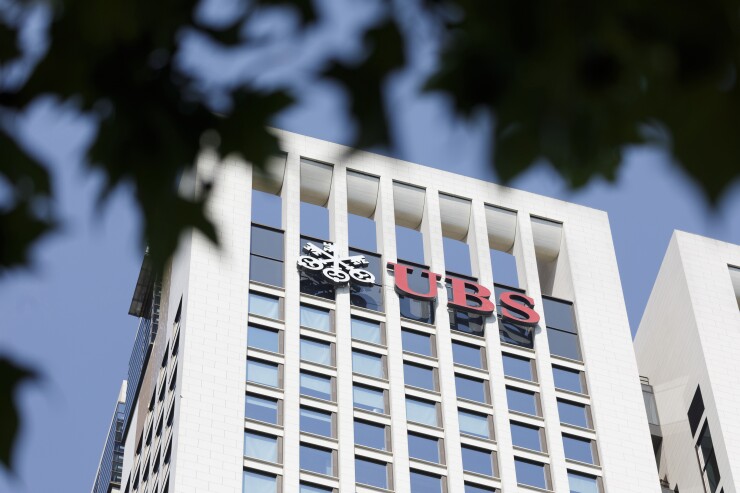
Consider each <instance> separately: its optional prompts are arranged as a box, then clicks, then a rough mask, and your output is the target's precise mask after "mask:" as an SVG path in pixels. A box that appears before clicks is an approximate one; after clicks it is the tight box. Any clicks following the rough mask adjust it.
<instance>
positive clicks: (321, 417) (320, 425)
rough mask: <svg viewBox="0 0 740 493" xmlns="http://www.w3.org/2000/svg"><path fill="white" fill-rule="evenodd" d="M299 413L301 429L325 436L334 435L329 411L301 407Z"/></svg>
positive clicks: (331, 416) (332, 421)
mask: <svg viewBox="0 0 740 493" xmlns="http://www.w3.org/2000/svg"><path fill="white" fill-rule="evenodd" d="M300 415H301V431H303V432H305V433H313V434H314V435H322V436H325V437H333V436H334V426H333V425H334V419H333V415H332V413H331V412H329V411H320V410H318V409H310V408H307V407H301V414H300Z"/></svg>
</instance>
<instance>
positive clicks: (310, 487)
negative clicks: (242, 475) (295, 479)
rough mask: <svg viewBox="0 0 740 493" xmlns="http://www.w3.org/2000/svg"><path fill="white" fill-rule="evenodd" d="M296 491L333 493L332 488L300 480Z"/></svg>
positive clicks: (303, 492)
mask: <svg viewBox="0 0 740 493" xmlns="http://www.w3.org/2000/svg"><path fill="white" fill-rule="evenodd" d="M258 493H259V492H258ZM298 493H334V488H330V487H328V486H319V485H316V484H309V483H304V482H301V484H300V485H299V487H298Z"/></svg>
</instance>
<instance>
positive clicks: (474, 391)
mask: <svg viewBox="0 0 740 493" xmlns="http://www.w3.org/2000/svg"><path fill="white" fill-rule="evenodd" d="M455 390H456V391H457V397H458V398H460V399H469V400H471V401H477V402H483V403H487V402H488V393H487V392H486V381H485V380H481V379H479V378H473V377H467V376H463V375H455Z"/></svg>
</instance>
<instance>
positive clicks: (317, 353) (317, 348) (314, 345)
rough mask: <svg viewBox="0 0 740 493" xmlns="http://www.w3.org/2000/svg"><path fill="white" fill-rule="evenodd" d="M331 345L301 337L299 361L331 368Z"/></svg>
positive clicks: (332, 362)
mask: <svg viewBox="0 0 740 493" xmlns="http://www.w3.org/2000/svg"><path fill="white" fill-rule="evenodd" d="M333 360H334V358H333V357H332V350H331V343H329V342H324V341H319V340H318V339H309V338H307V337H301V361H310V362H311V363H316V364H319V365H326V366H332V365H333V364H334V361H333Z"/></svg>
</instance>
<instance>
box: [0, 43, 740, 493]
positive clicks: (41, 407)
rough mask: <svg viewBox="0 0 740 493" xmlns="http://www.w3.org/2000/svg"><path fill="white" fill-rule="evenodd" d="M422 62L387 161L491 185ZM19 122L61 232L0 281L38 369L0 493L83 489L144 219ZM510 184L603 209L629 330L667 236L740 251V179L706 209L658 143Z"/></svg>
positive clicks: (46, 128)
mask: <svg viewBox="0 0 740 493" xmlns="http://www.w3.org/2000/svg"><path fill="white" fill-rule="evenodd" d="M336 36H337V35H336V33H335V34H334V37H335V38H334V41H336V39H338V38H337V37H336ZM326 42H330V41H326ZM194 43H195V46H196V47H201V48H202V46H201V45H198V43H197V41H194ZM205 53H207V50H206V52H205ZM203 60H205V61H203ZM417 62H418V64H417V67H416V71H415V72H414V71H412V72H411V73H410V74H406V75H404V76H401V77H399V78H398V79H397V80H395V81H394V83H393V84H392V85H391V86H390V87H389V103H390V104H389V106H390V107H392V108H393V130H394V134H395V135H396V136H397V137H398V140H399V144H400V145H399V149H398V150H397V153H396V154H397V155H398V157H401V158H403V159H406V160H409V161H413V162H416V163H420V164H424V165H427V166H432V167H435V168H440V169H447V170H451V171H454V172H457V173H461V174H465V175H469V176H473V177H477V178H483V179H490V180H494V181H495V177H494V176H493V174H492V172H491V170H490V168H489V167H488V166H487V160H488V156H489V153H490V148H489V143H488V137H487V136H488V135H489V123H488V122H486V121H485V120H483V119H478V120H476V121H473V122H467V123H465V122H460V121H456V120H455V119H454V118H452V116H451V114H450V111H449V105H448V103H447V101H446V100H445V99H444V98H441V97H437V96H424V97H419V96H417V95H415V88H416V87H417V85H418V82H419V74H420V73H423V70H424V66H425V63H426V62H425V55H424V53H422V54H421V55H420V56H419V57H418V58H417ZM198 63H200V68H199V70H200V69H202V68H204V67H205V68H208V66H209V64H213V65H214V66H219V64H221V66H223V65H222V64H223V62H222V61H218V60H215V59H214V58H213V57H210V58H209V57H208V56H205V58H204V59H200V60H199V61H198ZM198 63H196V65H198ZM203 64H205V65H203ZM296 90H297V91H298V92H299V93H300V95H301V96H302V98H303V100H304V102H303V103H302V104H300V105H299V106H298V107H297V108H295V109H293V110H291V111H289V112H288V113H286V114H284V115H282V116H281V118H280V119H279V120H278V121H277V122H276V126H279V127H281V128H285V129H287V130H291V131H294V132H298V133H303V134H307V135H311V136H314V137H318V138H323V139H327V140H332V141H335V142H340V143H349V140H350V138H351V131H352V126H351V125H349V124H348V123H347V122H346V120H345V119H344V118H343V114H342V109H343V105H344V98H343V95H342V94H340V93H338V92H337V90H336V88H335V87H333V86H332V85H330V84H321V85H314V86H301V87H297V89H296ZM21 127H22V130H23V135H24V139H25V142H26V143H27V145H28V146H29V147H30V148H33V149H34V151H35V152H37V153H38V154H39V155H40V156H42V157H43V158H44V160H45V161H46V162H47V163H48V164H49V166H50V168H51V170H52V173H53V177H54V183H55V187H56V190H57V192H58V197H59V201H58V202H57V204H56V207H57V209H58V210H59V211H60V214H61V215H62V217H63V218H64V219H65V227H64V228H63V229H62V230H61V231H60V232H58V233H56V234H54V235H53V236H50V237H49V238H47V239H46V240H45V241H43V242H42V244H41V245H39V247H38V248H37V249H36V250H35V252H34V260H35V262H34V268H33V269H32V270H29V271H24V272H17V273H12V274H10V275H6V276H5V277H3V278H1V279H0V310H2V313H4V314H5V318H4V320H3V323H2V324H1V325H0V347H1V348H3V350H4V351H5V350H8V351H10V353H11V354H12V355H13V356H15V357H16V358H18V359H19V360H21V361H25V362H27V363H29V364H32V365H34V366H37V367H38V368H40V369H41V371H42V372H43V375H44V377H43V379H42V381H41V382H40V383H39V384H36V385H29V386H27V387H26V388H24V389H23V391H22V392H21V393H20V398H21V404H22V408H23V415H24V417H25V423H24V426H23V430H22V435H21V441H20V444H19V447H18V449H17V452H18V471H19V474H18V476H17V477H16V478H14V479H13V478H9V477H8V476H7V475H6V474H4V473H3V472H0V491H3V492H4V491H15V492H19V493H22V492H34V493H35V492H46V491H85V490H89V488H90V487H91V486H92V482H93V479H94V478H93V476H94V473H95V469H96V467H97V462H98V460H99V457H100V453H101V451H102V446H103V442H104V439H105V434H106V432H107V427H108V425H109V422H110V417H111V415H112V412H113V407H114V404H115V398H116V395H117V392H118V387H119V385H120V382H121V380H122V379H123V378H125V375H126V368H127V362H128V356H129V352H130V348H131V344H132V342H133V339H134V335H135V330H136V327H137V320H136V319H134V318H133V317H130V316H129V315H127V311H128V305H129V302H130V300H131V294H132V292H133V288H134V284H135V282H136V276H137V274H138V268H139V265H140V262H141V256H142V254H143V247H142V245H141V243H140V239H139V236H138V227H139V224H140V218H139V216H138V213H137V211H136V210H135V209H134V207H133V203H132V200H131V197H130V191H129V190H127V189H119V190H118V191H117V193H116V194H115V195H114V196H113V198H112V200H110V201H109V202H107V203H106V204H105V206H104V207H102V208H101V207H99V206H98V204H96V201H95V199H96V193H97V191H98V189H99V186H100V177H99V176H94V175H91V174H90V173H89V172H87V171H85V170H84V168H83V166H82V165H81V164H80V156H81V152H82V150H83V149H84V146H85V145H86V143H87V142H88V140H89V136H90V126H89V123H87V122H85V121H84V120H82V119H79V118H77V117H75V116H74V112H73V111H72V110H71V109H70V108H68V107H65V106H60V105H59V103H58V102H54V101H51V100H47V101H46V102H44V103H42V104H39V105H37V106H36V107H35V108H34V109H33V111H31V112H29V114H28V115H26V117H25V118H24V119H23V121H22V122H21ZM511 185H512V186H514V187H516V188H521V189H524V190H528V191H531V192H535V193H541V194H544V195H548V196H552V197H557V198H560V199H563V200H568V201H572V202H576V203H579V204H583V205H587V206H591V207H595V208H599V209H603V210H606V211H607V212H608V213H609V218H610V221H611V226H612V234H613V238H614V243H615V249H616V253H617V259H618V262H619V269H620V274H621V278H622V284H623V289H624V293H625V299H626V303H627V309H628V313H629V318H630V323H631V325H632V330H633V332H634V330H636V328H637V324H638V323H639V319H640V315H641V313H642V310H643V308H644V305H645V303H646V301H647V297H648V295H649V293H650V290H651V288H652V284H653V282H654V279H655V276H656V274H657V271H658V268H659V266H660V262H661V260H662V257H663V254H664V252H665V249H666V247H667V245H668V241H669V239H670V236H671V233H672V231H673V230H674V229H681V230H684V231H689V232H693V233H697V234H701V235H706V236H710V237H713V238H717V239H721V240H724V241H729V242H733V243H740V220H738V216H740V183H735V184H734V185H733V186H732V188H731V190H730V191H729V193H727V194H726V196H725V198H724V199H723V200H722V201H721V202H720V204H719V206H718V207H717V208H716V209H714V210H711V209H710V208H709V206H708V205H707V204H706V203H704V202H703V200H702V199H701V196H700V195H699V193H698V191H697V189H696V188H695V187H694V186H693V185H692V184H691V183H690V182H689V181H688V180H687V179H686V177H684V176H682V175H681V174H680V173H678V172H677V171H676V169H675V168H674V167H673V166H672V165H671V163H670V161H669V160H668V158H667V156H666V155H665V153H664V152H662V151H661V150H659V149H651V148H639V149H638V148H635V149H630V150H629V151H628V152H627V153H626V158H625V162H624V165H623V166H622V168H621V171H620V173H619V175H618V177H617V180H616V182H615V183H605V182H603V181H601V180H593V181H592V182H591V183H590V184H589V185H588V186H587V187H585V188H583V189H582V190H579V191H575V192H572V191H568V190H567V189H566V188H565V186H564V184H563V182H562V180H561V179H560V178H559V177H558V176H557V175H556V174H555V173H554V172H553V171H552V169H551V168H549V167H548V166H547V165H545V164H542V165H539V166H537V167H535V168H533V169H531V170H530V171H529V172H527V173H526V174H525V175H523V176H520V177H518V178H517V179H516V180H515V181H514V182H513V183H512V184H511Z"/></svg>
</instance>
